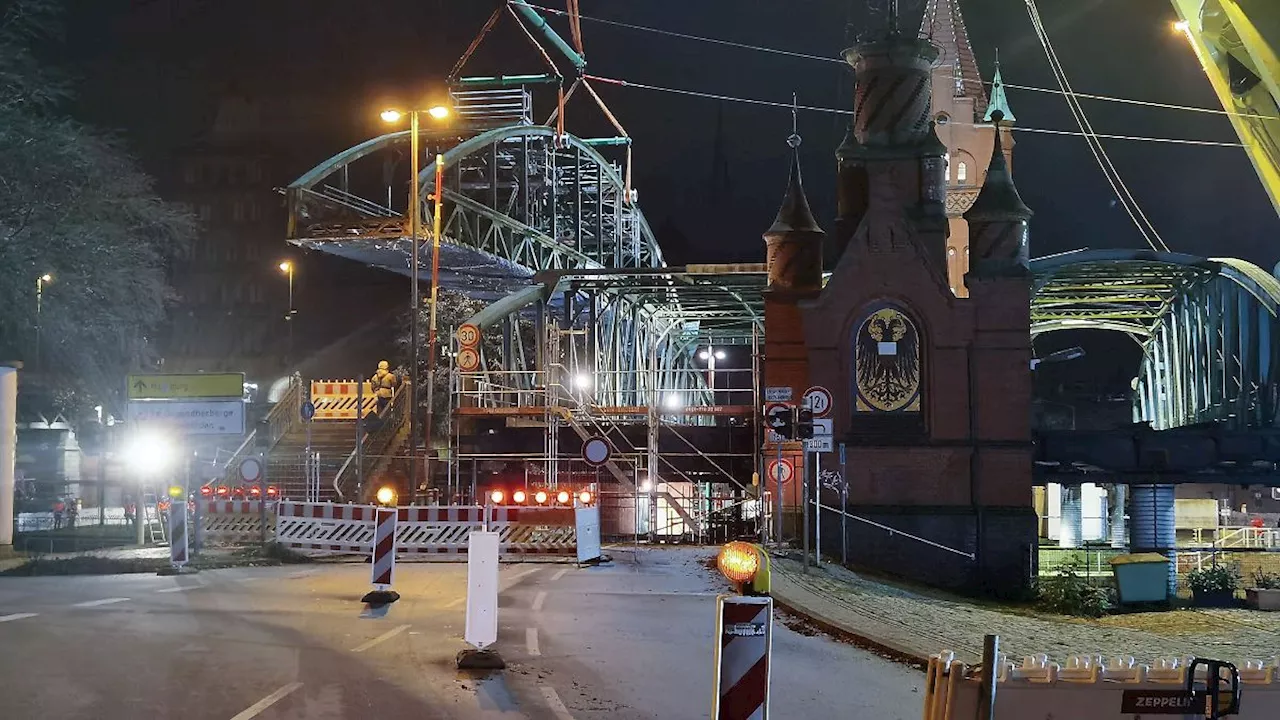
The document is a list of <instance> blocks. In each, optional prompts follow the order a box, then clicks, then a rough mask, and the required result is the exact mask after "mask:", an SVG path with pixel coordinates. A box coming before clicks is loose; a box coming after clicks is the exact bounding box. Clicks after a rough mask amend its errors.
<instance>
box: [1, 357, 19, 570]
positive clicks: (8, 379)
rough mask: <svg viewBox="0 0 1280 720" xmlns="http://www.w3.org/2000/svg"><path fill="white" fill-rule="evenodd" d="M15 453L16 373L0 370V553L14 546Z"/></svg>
mask: <svg viewBox="0 0 1280 720" xmlns="http://www.w3.org/2000/svg"><path fill="white" fill-rule="evenodd" d="M17 451H18V371H17V370H16V369H14V368H11V367H0V550H4V549H7V548H12V547H13V469H14V468H13V466H14V462H15V461H16V460H17Z"/></svg>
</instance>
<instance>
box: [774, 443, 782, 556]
mask: <svg viewBox="0 0 1280 720" xmlns="http://www.w3.org/2000/svg"><path fill="white" fill-rule="evenodd" d="M773 490H774V493H775V494H776V495H777V496H778V497H777V498H776V499H775V500H774V518H773V535H774V538H773V539H774V542H776V543H778V544H779V545H781V544H782V443H781V442H779V443H778V464H777V466H776V470H774V473H773Z"/></svg>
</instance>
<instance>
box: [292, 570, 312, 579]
mask: <svg viewBox="0 0 1280 720" xmlns="http://www.w3.org/2000/svg"><path fill="white" fill-rule="evenodd" d="M317 572H319V571H318V570H299V571H298V572H295V573H289V579H290V580H300V579H302V578H304V577H310V576H312V575H315V574H316V573H317Z"/></svg>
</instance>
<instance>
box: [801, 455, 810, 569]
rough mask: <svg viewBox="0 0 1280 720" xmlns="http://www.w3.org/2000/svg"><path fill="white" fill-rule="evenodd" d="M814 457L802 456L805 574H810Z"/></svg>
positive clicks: (802, 533) (802, 525)
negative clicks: (810, 525) (810, 527)
mask: <svg viewBox="0 0 1280 720" xmlns="http://www.w3.org/2000/svg"><path fill="white" fill-rule="evenodd" d="M812 456H813V453H811V452H809V451H808V450H806V451H805V452H804V454H803V455H802V456H801V457H803V458H804V473H803V474H802V475H801V477H800V482H801V483H803V485H802V486H801V488H800V504H801V505H803V506H804V509H803V511H802V512H801V513H800V516H801V519H802V520H803V522H802V523H801V525H800V532H801V535H803V542H802V543H801V547H803V548H804V565H803V567H804V571H805V572H809V473H810V472H811V471H812V470H813V463H812V462H810V458H811V457H812Z"/></svg>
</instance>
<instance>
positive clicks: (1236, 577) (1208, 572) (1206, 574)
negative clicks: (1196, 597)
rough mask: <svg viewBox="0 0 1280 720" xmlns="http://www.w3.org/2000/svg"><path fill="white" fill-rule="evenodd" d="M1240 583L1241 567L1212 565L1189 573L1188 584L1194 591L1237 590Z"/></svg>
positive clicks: (1217, 591) (1216, 591)
mask: <svg viewBox="0 0 1280 720" xmlns="http://www.w3.org/2000/svg"><path fill="white" fill-rule="evenodd" d="M1239 585H1240V569H1239V568H1238V567H1236V566H1234V565H1210V566H1209V567H1207V568H1201V569H1199V570H1192V571H1191V572H1190V573H1188V574H1187V586H1188V587H1190V588H1191V591H1192V592H1194V593H1219V592H1235V590H1236V588H1237V587H1238V586H1239Z"/></svg>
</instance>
